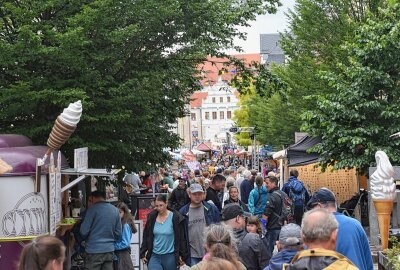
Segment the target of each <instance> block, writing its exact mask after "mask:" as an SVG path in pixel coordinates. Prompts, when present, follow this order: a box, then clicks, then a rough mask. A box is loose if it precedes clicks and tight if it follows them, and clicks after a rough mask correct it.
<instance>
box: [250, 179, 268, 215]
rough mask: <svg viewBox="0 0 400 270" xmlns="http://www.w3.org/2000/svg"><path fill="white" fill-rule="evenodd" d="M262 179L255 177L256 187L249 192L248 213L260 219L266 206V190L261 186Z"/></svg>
mask: <svg viewBox="0 0 400 270" xmlns="http://www.w3.org/2000/svg"><path fill="white" fill-rule="evenodd" d="M263 184H264V179H263V178H262V177H261V176H257V177H256V187H255V188H254V189H253V190H252V191H251V192H250V195H249V205H248V207H249V212H250V213H251V214H252V215H254V216H258V217H261V215H262V214H263V213H264V209H265V206H266V205H267V193H268V191H267V188H266V187H265V186H264V185H263Z"/></svg>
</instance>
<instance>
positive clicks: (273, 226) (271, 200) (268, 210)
mask: <svg viewBox="0 0 400 270" xmlns="http://www.w3.org/2000/svg"><path fill="white" fill-rule="evenodd" d="M275 190H278V192H280V190H279V188H278V187H276V188H273V189H271V190H269V191H268V199H267V206H266V207H265V211H264V215H266V216H267V217H268V222H267V230H280V229H281V225H280V224H279V216H280V215H281V214H282V199H281V197H279V195H278V194H276V193H274V191H275ZM274 213H276V214H277V215H275V214H274Z"/></svg>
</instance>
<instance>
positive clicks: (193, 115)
mask: <svg viewBox="0 0 400 270" xmlns="http://www.w3.org/2000/svg"><path fill="white" fill-rule="evenodd" d="M190 118H191V119H192V121H196V114H195V113H191V114H190Z"/></svg>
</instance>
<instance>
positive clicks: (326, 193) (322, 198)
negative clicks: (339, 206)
mask: <svg viewBox="0 0 400 270" xmlns="http://www.w3.org/2000/svg"><path fill="white" fill-rule="evenodd" d="M325 202H336V198H335V194H333V192H332V191H331V190H329V189H327V188H321V189H320V190H318V191H316V192H314V194H313V195H312V196H311V199H310V200H309V201H308V203H307V208H309V209H311V208H312V207H313V205H314V204H316V203H325Z"/></svg>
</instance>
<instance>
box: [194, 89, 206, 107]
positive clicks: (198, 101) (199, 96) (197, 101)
mask: <svg viewBox="0 0 400 270" xmlns="http://www.w3.org/2000/svg"><path fill="white" fill-rule="evenodd" d="M207 97H208V93H207V92H194V93H193V94H192V96H191V97H190V108H191V109H194V108H198V107H201V105H202V104H203V100H204V99H206V98H207Z"/></svg>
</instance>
